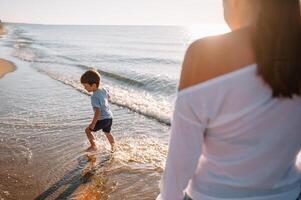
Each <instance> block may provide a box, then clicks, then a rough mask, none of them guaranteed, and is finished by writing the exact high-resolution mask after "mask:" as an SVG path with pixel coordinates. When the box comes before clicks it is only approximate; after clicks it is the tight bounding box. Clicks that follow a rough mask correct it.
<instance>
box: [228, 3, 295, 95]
mask: <svg viewBox="0 0 301 200" xmlns="http://www.w3.org/2000/svg"><path fill="white" fill-rule="evenodd" d="M223 2H224V15H225V20H226V22H227V23H228V25H229V26H230V28H231V29H232V30H234V29H239V28H242V27H246V26H252V27H253V28H252V29H250V30H252V33H251V35H252V45H253V48H254V52H255V56H256V62H257V64H258V74H259V75H261V76H262V78H263V79H264V80H265V82H266V83H268V85H270V86H271V88H272V90H273V96H274V97H279V96H283V97H292V96H293V95H295V94H296V95H301V56H300V53H299V52H300V51H301V16H300V0H224V1H223Z"/></svg>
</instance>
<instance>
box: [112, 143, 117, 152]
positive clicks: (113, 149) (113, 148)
mask: <svg viewBox="0 0 301 200" xmlns="http://www.w3.org/2000/svg"><path fill="white" fill-rule="evenodd" d="M115 151H116V145H115V143H112V144H111V152H112V153H113V152H115Z"/></svg>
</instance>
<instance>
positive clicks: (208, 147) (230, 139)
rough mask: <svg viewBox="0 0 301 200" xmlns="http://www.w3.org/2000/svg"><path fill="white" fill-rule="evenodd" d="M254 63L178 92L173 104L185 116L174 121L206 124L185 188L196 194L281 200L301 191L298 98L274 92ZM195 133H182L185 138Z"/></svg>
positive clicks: (300, 106)
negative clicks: (194, 166) (190, 176)
mask: <svg viewBox="0 0 301 200" xmlns="http://www.w3.org/2000/svg"><path fill="white" fill-rule="evenodd" d="M256 67H257V65H256V64H252V65H248V66H245V67H244V68H242V69H239V70H236V71H234V72H231V73H228V74H225V75H222V76H219V77H216V78H214V79H211V80H209V81H206V82H203V83H201V84H197V85H194V86H192V87H190V88H188V89H184V90H182V91H180V92H179V95H178V99H177V107H176V108H177V109H178V112H180V113H179V115H183V116H185V118H186V120H185V121H184V122H183V121H182V124H181V122H178V126H185V125H184V124H183V123H185V124H187V120H188V121H192V122H198V123H200V124H202V125H203V126H205V127H206V131H205V132H204V133H203V134H204V135H203V138H204V139H203V140H204V141H203V146H202V156H201V158H200V160H199V161H198V164H197V168H196V170H195V173H194V175H193V176H192V179H191V182H190V184H189V185H188V188H187V189H188V193H189V194H190V195H191V196H193V197H194V198H195V199H207V198H208V196H210V197H216V198H217V199H219V198H230V199H232V198H239V197H245V198H247V197H248V198H251V197H256V196H257V197H258V196H264V199H273V200H276V199H279V200H280V199H286V198H287V199H290V198H288V197H289V195H292V199H294V196H297V195H298V193H299V190H300V185H299V184H300V178H301V177H300V171H301V169H299V170H298V169H297V165H296V161H295V158H296V155H297V153H298V152H299V151H300V149H301V134H300V130H301V123H300V121H301V98H300V97H294V98H293V99H287V98H286V99H281V98H278V99H275V98H273V97H272V91H271V89H270V88H269V86H268V85H266V84H265V83H264V82H263V81H262V79H261V78H260V77H259V76H258V75H257V73H256ZM191 110H193V113H191ZM175 123H177V122H175ZM194 131H196V132H199V133H200V134H201V132H200V131H199V130H197V128H196V129H195V130H191V132H194ZM179 139H180V138H179ZM194 139H195V137H186V138H185V140H186V141H185V142H187V143H188V144H192V143H193V140H194ZM175 140H177V139H175ZM174 142H176V143H177V142H180V141H174ZM181 142H183V141H181ZM192 153H193V152H190V156H191V157H194V156H196V157H197V156H198V155H192ZM194 153H196V154H198V152H197V151H194ZM185 154H187V151H186V152H184V155H185ZM184 155H183V156H184ZM178 156H179V157H182V156H181V155H179V153H178ZM173 164H175V163H173ZM175 173H179V172H175ZM184 176H185V175H184ZM282 191H285V192H282ZM273 194H278V196H273Z"/></svg>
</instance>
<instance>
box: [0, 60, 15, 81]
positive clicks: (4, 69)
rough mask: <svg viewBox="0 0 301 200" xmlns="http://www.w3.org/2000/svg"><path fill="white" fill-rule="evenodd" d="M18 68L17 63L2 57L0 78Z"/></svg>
mask: <svg viewBox="0 0 301 200" xmlns="http://www.w3.org/2000/svg"><path fill="white" fill-rule="evenodd" d="M15 70H16V65H15V64H14V63H13V62H11V61H8V60H5V59H2V58H0V79H1V78H3V77H4V76H5V75H6V74H7V73H10V72H13V71H15Z"/></svg>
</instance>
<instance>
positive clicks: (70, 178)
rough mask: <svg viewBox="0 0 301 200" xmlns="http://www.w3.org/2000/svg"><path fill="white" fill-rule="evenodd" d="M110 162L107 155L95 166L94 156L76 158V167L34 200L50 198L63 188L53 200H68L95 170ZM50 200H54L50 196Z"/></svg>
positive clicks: (110, 158)
mask: <svg viewBox="0 0 301 200" xmlns="http://www.w3.org/2000/svg"><path fill="white" fill-rule="evenodd" d="M110 160H112V156H111V155H108V156H105V157H103V158H102V159H100V161H99V162H98V163H97V164H96V155H88V154H87V155H83V156H81V157H79V158H78V166H77V167H76V168H75V169H73V170H71V171H69V172H67V173H66V174H65V175H64V176H63V177H62V178H61V179H60V180H59V181H57V182H56V183H54V184H53V185H51V186H50V187H49V188H48V189H47V190H45V191H44V192H43V193H41V194H40V195H39V196H37V197H36V198H35V200H44V199H47V198H48V197H49V198H50V196H52V195H53V194H54V193H56V192H57V191H58V190H60V189H61V188H65V187H67V188H66V189H64V191H63V192H61V193H60V194H58V196H57V197H56V198H55V199H60V200H61V199H68V198H69V197H70V196H71V195H72V194H73V193H74V192H75V190H76V189H77V188H78V187H79V186H81V185H82V184H85V183H88V182H90V181H91V177H92V176H93V175H94V174H95V172H96V170H97V169H99V168H101V167H103V166H104V165H105V164H106V162H107V161H110ZM83 172H85V173H84V174H83ZM51 199H54V197H53V196H52V197H51Z"/></svg>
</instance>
